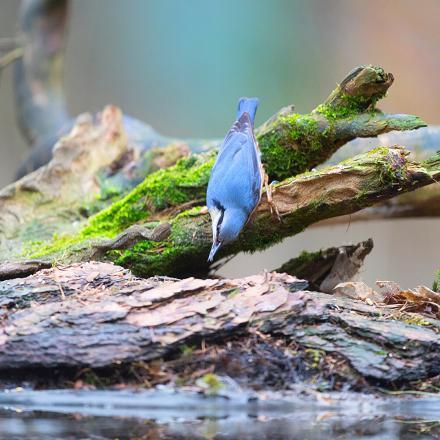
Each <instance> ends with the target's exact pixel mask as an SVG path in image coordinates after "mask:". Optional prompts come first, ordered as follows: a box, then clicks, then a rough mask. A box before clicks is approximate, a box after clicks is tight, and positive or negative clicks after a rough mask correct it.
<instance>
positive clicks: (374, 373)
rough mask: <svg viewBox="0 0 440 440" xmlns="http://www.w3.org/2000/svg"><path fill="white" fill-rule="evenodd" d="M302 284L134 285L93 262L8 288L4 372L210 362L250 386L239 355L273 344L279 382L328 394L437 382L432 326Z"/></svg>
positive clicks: (269, 278) (2, 293)
mask: <svg viewBox="0 0 440 440" xmlns="http://www.w3.org/2000/svg"><path fill="white" fill-rule="evenodd" d="M306 285H307V284H306V283H305V282H304V281H301V280H298V279H297V278H295V277H292V276H290V275H286V274H278V273H266V274H260V275H254V276H251V277H248V278H244V279H241V280H240V279H239V280H212V279H208V280H198V279H194V278H188V279H185V280H176V279H170V278H158V277H155V278H150V279H139V278H136V277H134V276H133V275H131V274H130V272H129V271H127V270H125V269H123V268H122V267H118V266H114V265H111V264H106V263H93V262H91V263H85V264H75V265H72V266H64V267H57V268H52V269H45V270H42V271H40V272H38V273H36V274H35V275H33V276H30V277H28V278H25V279H13V280H9V281H3V282H0V308H1V309H0V310H1V314H2V326H1V329H0V370H1V371H2V373H1V375H2V376H4V375H8V374H10V372H11V369H13V370H14V374H16V375H17V374H18V375H20V374H21V375H22V377H24V378H26V375H31V374H32V373H31V371H32V370H30V368H36V367H38V368H40V369H42V370H39V371H40V373H39V375H40V376H41V374H46V375H49V376H50V375H51V371H54V370H56V369H60V368H61V369H64V370H65V371H69V368H71V369H73V371H76V372H78V371H79V370H81V369H83V368H89V367H91V368H93V369H97V370H96V371H97V373H96V374H99V368H104V367H106V368H115V369H117V368H122V367H121V366H127V365H134V364H135V363H136V362H153V361H154V360H157V359H162V362H163V365H162V367H163V370H161V371H167V368H169V369H172V370H173V371H174V372H175V374H177V372H179V371H180V374H183V370H182V367H183V366H184V367H185V369H191V368H192V367H193V368H192V370H191V371H192V372H194V371H195V370H194V368H196V369H198V368H201V366H202V364H203V365H204V366H205V369H206V365H210V363H211V365H213V368H212V372H213V373H215V374H220V373H221V372H222V373H225V374H228V375H231V376H234V371H235V375H236V376H239V377H240V378H241V379H240V380H243V381H245V382H246V380H247V381H248V384H249V383H252V381H256V380H257V378H256V377H255V376H258V374H257V372H258V369H250V370H249V368H248V365H246V368H244V369H242V368H240V367H239V365H240V362H241V360H240V359H241V356H244V355H245V353H248V355H250V354H249V353H253V354H254V356H257V353H258V350H263V349H264V352H265V353H266V354H265V355H266V356H269V351H268V350H272V352H271V353H272V354H271V356H275V353H276V352H277V350H278V349H277V348H276V347H277V344H278V346H279V347H280V349H279V353H278V354H277V356H278V355H280V356H281V354H280V353H284V355H283V356H282V360H283V362H284V363H285V364H284V363H283V365H285V367H283V368H287V366H288V365H290V368H291V370H290V371H291V373H288V374H289V375H290V376H285V374H286V371H288V370H284V371H285V373H284V376H282V377H290V381H291V383H293V382H294V381H295V374H299V376H297V380H302V379H304V380H305V378H306V377H308V378H309V380H311V381H312V382H313V378H314V379H316V377H317V376H318V375H319V377H321V379H323V378H324V377H325V378H327V379H329V378H331V377H332V378H333V382H331V381H329V382H328V383H327V387H328V388H330V389H332V385H331V383H333V384H334V385H335V386H336V383H337V386H338V387H339V386H342V385H341V384H343V383H345V385H346V387H347V386H348V387H353V388H355V389H359V387H360V386H361V384H363V385H362V386H363V387H365V386H367V384H370V385H373V384H380V385H381V386H382V387H385V388H391V387H394V386H397V385H398V384H399V383H400V382H401V381H415V380H426V379H428V378H430V377H433V376H435V375H438V374H440V354H439V353H440V342H439V338H438V332H439V331H440V324H439V321H438V320H435V319H431V318H427V317H423V319H422V317H420V315H418V314H411V315H410V316H412V317H413V319H412V320H410V319H406V320H405V317H404V316H401V315H399V314H397V313H396V310H395V309H390V308H384V307H381V306H380V305H367V304H365V303H363V302H361V301H356V300H352V299H347V298H340V297H333V296H331V295H327V294H323V293H319V292H312V291H307V290H305V289H306ZM418 316H419V321H417V319H415V318H417V317H418ZM417 322H423V325H421V324H420V325H418V324H416V323H417ZM250 337H251V338H255V337H256V338H257V339H258V341H259V342H258V344H259V345H257V346H255V348H254V349H251V351H249V350H250V348H249V346H246V345H242V344H241V343H240V341H246V340H247V339H249V338H250ZM228 341H229V342H228ZM254 342H255V341H254ZM200 344H201V345H202V347H203V346H204V347H205V349H204V350H205V351H203V349H202V350H198V349H197V354H195V353H194V352H193V354H192V355H191V356H190V357H186V358H185V359H184V363H183V364H182V361H179V358H180V357H181V356H182V353H183V351H182V350H183V348H184V347H200ZM264 344H265V345H264ZM211 346H212V347H213V348H215V347H217V349H218V350H220V351H217V352H216V351H215V350H208V351H206V347H211ZM270 347H272V348H270ZM179 353H180V354H179ZM216 353H217V354H216ZM306 353H308V354H309V355H310V354H311V355H312V358H305V357H304V356H305V354H306ZM220 358H221V359H223V362H224V364H223V365H222V363H221V362H220V363H219V359H220ZM250 359H254V360H255V359H256V357H255V358H252V356H251V358H250ZM307 359H308V360H307ZM310 359H314V361H311V360H310ZM249 362H250V361H249ZM309 362H310V364H309ZM144 365H146V364H144ZM295 365H296V367H295ZM191 366H192V367H191ZM234 366H235V367H234ZM162 367H161V368H162ZM152 368H153V367H152ZM234 368H235V370H234ZM270 368H271V371H274V369H277V368H278V367H276V366H275V364H274V365H272V364H271V366H270ZM301 369H302V370H301ZM144 370H148V369H147V367H145V366H144ZM155 371H156V374H157V376H160V375H159V374H158V371H157V368H156V370H155ZM210 371H211V370H210ZM280 371H281V370H280ZM300 371H302V373H301V374H300ZM8 372H9V373H8ZM205 372H206V370H205ZM295 372H296V373H295ZM293 373H295V374H293ZM75 374H76V373H75ZM151 374H153V373H151ZM201 374H204V373H203V372H202V373H201ZM252 375H254V378H253V379H252ZM107 376H109V374H108V370H107ZM196 377H197V375H196ZM280 377H281V376H280ZM173 378H174V379H176V377H175V376H173ZM336 378H338V379H337V380H336ZM251 379H252V380H251ZM258 380H261V377H259V378H258ZM267 380H269V379H267ZM263 382H264V381H263ZM278 383H279V382H278ZM262 385H264V383H260V386H262ZM266 385H267V383H266ZM288 385H289V384H288V383H284V386H285V387H288ZM279 386H281V387H283V385H279ZM406 386H408V383H406Z"/></svg>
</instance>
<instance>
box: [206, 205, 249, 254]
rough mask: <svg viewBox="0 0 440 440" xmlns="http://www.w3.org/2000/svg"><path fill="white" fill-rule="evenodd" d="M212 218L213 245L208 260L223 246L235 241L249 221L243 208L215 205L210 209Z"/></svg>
mask: <svg viewBox="0 0 440 440" xmlns="http://www.w3.org/2000/svg"><path fill="white" fill-rule="evenodd" d="M209 213H210V214H211V220H212V247H211V252H210V253H209V257H208V261H209V262H212V261H213V260H214V255H215V254H216V253H217V251H218V250H219V249H220V247H221V246H223V245H225V244H227V243H230V242H232V241H234V240H235V239H236V238H237V237H238V235H239V234H240V232H241V230H242V229H243V227H244V225H245V224H246V221H247V215H246V213H245V212H244V211H243V210H242V209H237V208H224V207H223V206H215V207H213V208H211V209H210V210H209Z"/></svg>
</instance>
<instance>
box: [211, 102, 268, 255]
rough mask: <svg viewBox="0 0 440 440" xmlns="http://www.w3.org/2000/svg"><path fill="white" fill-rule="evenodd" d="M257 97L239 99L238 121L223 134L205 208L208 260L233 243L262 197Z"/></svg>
mask: <svg viewBox="0 0 440 440" xmlns="http://www.w3.org/2000/svg"><path fill="white" fill-rule="evenodd" d="M257 107H258V99H257V98H241V99H240V100H239V102H238V109H237V121H236V122H235V123H234V125H233V126H232V128H231V129H230V130H229V132H228V134H227V135H226V137H225V139H224V141H223V143H222V145H221V147H220V151H219V153H218V156H217V160H216V161H215V164H214V167H213V169H212V174H211V177H210V179H209V184H208V191H207V193H206V205H207V207H208V210H209V213H210V214H211V220H212V235H213V243H212V248H211V252H210V254H209V258H208V261H213V259H214V255H215V254H216V252H217V251H218V250H219V248H220V247H221V246H222V245H224V244H227V243H230V242H232V241H234V240H235V239H236V238H237V237H238V235H239V234H240V232H241V230H242V229H243V227H244V225H245V224H246V222H247V220H248V218H249V216H250V215H251V213H252V212H253V210H254V209H255V207H256V206H257V204H258V202H259V201H260V198H261V193H262V187H263V181H264V174H263V173H264V170H263V167H262V164H261V159H260V151H259V149H258V145H257V141H256V140H255V136H254V132H253V128H254V118H255V112H256V111H257Z"/></svg>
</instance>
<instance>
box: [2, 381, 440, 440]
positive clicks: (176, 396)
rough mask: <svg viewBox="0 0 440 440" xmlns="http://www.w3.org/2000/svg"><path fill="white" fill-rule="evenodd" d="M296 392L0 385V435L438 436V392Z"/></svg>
mask: <svg viewBox="0 0 440 440" xmlns="http://www.w3.org/2000/svg"><path fill="white" fill-rule="evenodd" d="M298 396H299V394H298V393H296V394H290V395H288V396H287V397H286V396H285V395H284V396H281V395H280V396H279V399H278V400H277V399H273V398H272V397H270V396H269V398H268V399H267V400H264V399H263V400H262V399H259V400H256V399H255V398H251V399H249V397H247V396H246V393H243V395H237V396H234V397H232V398H231V399H225V398H220V397H217V398H214V397H210V398H206V397H203V396H202V395H200V394H198V393H175V392H171V391H166V390H165V391H163V390H162V391H151V392H130V391H93V392H91V391H83V392H75V391H25V390H20V392H13V391H10V392H8V391H3V392H0V440H16V439H20V440H31V439H32V440H43V439H44V440H53V439H113V440H114V439H119V440H123V439H127V440H135V439H136V440H140V439H148V440H159V439H160V440H163V439H182V440H183V439H185V440H190V439H191V440H198V439H213V440H248V439H249V440H266V439H267V440H278V439H279V440H284V439H301V440H304V439H306V440H315V439H316V440H318V439H326V440H333V439H338V440H344V439H347V440H356V439H364V438H368V439H374V440H379V439H383V440H385V439H387V440H393V439H404V440H407V439H408V440H409V439H413V438H415V437H417V439H433V438H434V439H438V438H440V420H437V419H440V417H439V414H440V398H436V397H434V398H424V399H414V398H411V399H403V400H402V399H396V398H392V399H381V398H375V397H374V396H368V395H360V394H344V395H343V394H341V393H340V394H337V395H334V394H328V395H327V394H326V395H324V394H319V395H316V396H315V397H314V398H313V399H312V400H311V399H310V397H311V396H309V397H308V398H306V399H303V398H299V397H298Z"/></svg>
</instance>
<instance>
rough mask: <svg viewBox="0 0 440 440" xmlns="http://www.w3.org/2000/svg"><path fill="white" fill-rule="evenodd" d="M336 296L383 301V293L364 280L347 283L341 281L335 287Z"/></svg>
mask: <svg viewBox="0 0 440 440" xmlns="http://www.w3.org/2000/svg"><path fill="white" fill-rule="evenodd" d="M333 293H334V295H335V296H341V297H345V298H352V299H357V300H361V301H366V300H367V299H368V300H370V302H372V301H383V298H384V297H383V295H380V294H379V293H377V292H375V291H374V290H373V289H372V288H371V287H370V286H368V285H367V284H365V283H364V282H362V281H348V282H346V283H339V284H338V285H337V286H336V287H335V288H334V289H333Z"/></svg>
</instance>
